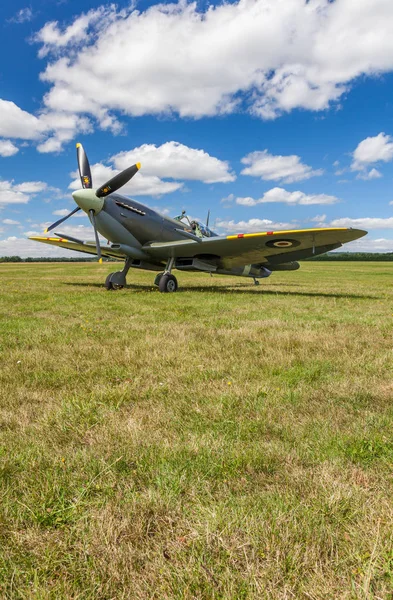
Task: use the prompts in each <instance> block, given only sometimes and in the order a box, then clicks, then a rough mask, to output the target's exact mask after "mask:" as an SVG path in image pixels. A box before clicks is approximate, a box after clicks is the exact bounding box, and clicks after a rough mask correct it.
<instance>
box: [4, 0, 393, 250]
mask: <svg viewBox="0 0 393 600" xmlns="http://www.w3.org/2000/svg"><path fill="white" fill-rule="evenodd" d="M392 26H393V3H392V2H391V1H390V0H374V1H373V2H372V3H370V2H366V0H358V1H357V2H356V3H354V2H353V0H335V1H334V2H328V1H327V0H310V1H309V2H304V1H303V0H275V1H274V2H273V1H272V0H241V1H240V2H231V3H227V4H222V3H221V4H220V3H217V4H207V3H206V2H200V3H197V4H190V3H188V4H187V3H186V2H181V3H179V4H169V3H167V4H165V3H162V4H158V3H156V4H154V3H148V2H134V3H133V4H130V3H129V2H119V3H118V4H117V5H116V6H115V5H109V4H100V3H98V2H86V1H81V2H78V3H75V2H71V1H70V0H68V1H67V0H65V1H59V2H54V1H52V0H45V1H44V0H33V1H32V2H30V3H29V4H26V3H24V2H10V1H9V0H5V1H3V3H1V6H0V27H1V49H2V52H1V54H0V256H2V255H11V254H19V255H21V256H44V255H54V256H55V255H59V254H61V255H66V254H67V252H66V251H64V250H61V251H59V250H58V249H55V248H51V247H49V246H44V245H39V244H37V243H34V242H30V241H28V240H27V239H26V238H27V236H28V235H33V234H39V233H42V231H43V230H44V228H45V226H46V225H48V224H50V223H51V222H53V221H55V220H57V219H58V218H59V216H58V215H59V214H62V212H65V211H68V212H69V211H71V210H72V209H73V208H74V206H75V205H74V204H73V200H72V197H71V192H72V189H75V186H77V185H78V184H77V182H76V178H75V170H76V152H75V143H76V141H80V142H82V143H83V145H84V147H85V149H86V151H87V154H88V156H89V159H90V163H91V164H92V165H94V166H93V179H94V184H95V185H96V186H98V185H100V184H101V183H103V182H104V181H105V180H106V179H109V177H110V176H112V174H114V173H116V172H118V171H119V170H120V169H122V168H125V167H126V166H128V165H129V164H132V163H133V162H136V161H137V160H140V161H141V163H142V169H141V171H140V173H138V174H137V176H136V177H135V178H134V179H133V180H132V181H131V182H130V184H128V185H127V187H126V188H125V189H124V192H125V193H127V194H129V195H130V196H134V197H135V198H136V199H137V200H138V201H140V202H145V203H147V204H148V205H149V206H152V207H155V208H157V209H158V210H162V211H163V212H164V213H166V214H171V215H176V214H178V213H179V212H180V211H181V210H182V209H186V210H187V212H189V214H190V215H192V216H193V217H198V218H201V219H204V218H205V215H206V213H207V210H208V209H210V210H211V213H212V220H211V224H212V226H213V227H214V228H215V229H216V230H217V231H218V232H220V233H226V232H234V231H237V232H246V231H263V230H266V229H267V230H272V229H279V228H289V227H290V228H304V227H313V226H320V227H323V226H353V227H360V228H363V229H367V230H368V231H369V235H368V236H367V237H366V238H363V239H361V240H359V241H358V242H354V243H353V244H351V245H348V246H346V248H347V249H348V250H367V251H393V233H392V232H393V191H392V178H393V37H392V35H391V30H392ZM60 230H61V232H62V233H69V234H71V235H73V234H74V235H77V236H78V237H82V238H83V239H92V230H91V227H90V226H89V223H88V220H87V218H86V217H85V216H82V217H79V216H78V217H73V218H71V219H70V220H69V221H67V223H66V224H64V225H62V226H61V228H60Z"/></svg>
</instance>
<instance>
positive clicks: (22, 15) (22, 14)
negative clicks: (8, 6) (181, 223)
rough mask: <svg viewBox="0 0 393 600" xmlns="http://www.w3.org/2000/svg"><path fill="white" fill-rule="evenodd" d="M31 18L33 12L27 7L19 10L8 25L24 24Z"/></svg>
mask: <svg viewBox="0 0 393 600" xmlns="http://www.w3.org/2000/svg"><path fill="white" fill-rule="evenodd" d="M32 18H33V11H32V10H31V8H29V7H28V6H27V7H26V8H21V9H20V10H18V12H17V13H16V15H14V16H13V17H12V18H11V19H10V20H9V22H10V23H26V22H27V21H31V20H32Z"/></svg>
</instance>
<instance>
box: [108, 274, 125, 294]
mask: <svg viewBox="0 0 393 600" xmlns="http://www.w3.org/2000/svg"><path fill="white" fill-rule="evenodd" d="M119 274H120V273H109V275H108V277H107V278H106V279H105V287H106V289H107V290H108V291H115V290H122V289H123V287H124V285H122V284H121V283H116V282H115V281H112V278H113V276H114V275H119Z"/></svg>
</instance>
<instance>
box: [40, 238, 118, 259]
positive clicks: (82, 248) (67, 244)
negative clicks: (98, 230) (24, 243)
mask: <svg viewBox="0 0 393 600" xmlns="http://www.w3.org/2000/svg"><path fill="white" fill-rule="evenodd" d="M29 240H34V241H35V242H42V243H43V244H51V245H52V246H57V247H58V248H67V250H75V251H76V252H85V253H86V254H95V255H96V256H97V251H96V245H95V242H82V241H81V240H76V239H75V240H73V241H71V240H69V239H65V238H61V237H60V238H58V237H41V236H33V237H29ZM100 248H101V254H102V256H110V257H111V258H120V259H122V258H125V255H124V253H122V252H119V251H118V250H113V249H112V248H111V247H110V246H102V245H100Z"/></svg>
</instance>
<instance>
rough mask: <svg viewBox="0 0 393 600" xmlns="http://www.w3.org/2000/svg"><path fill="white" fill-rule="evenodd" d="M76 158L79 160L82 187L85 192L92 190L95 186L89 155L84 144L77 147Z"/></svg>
mask: <svg viewBox="0 0 393 600" xmlns="http://www.w3.org/2000/svg"><path fill="white" fill-rule="evenodd" d="M76 158H77V160H78V169H79V176H80V178H81V183H82V187H83V189H84V190H86V189H90V188H91V187H92V186H93V180H92V178H91V171H90V164H89V159H88V158H87V154H86V152H85V149H84V148H83V146H82V144H79V143H78V144H77V145H76Z"/></svg>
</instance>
